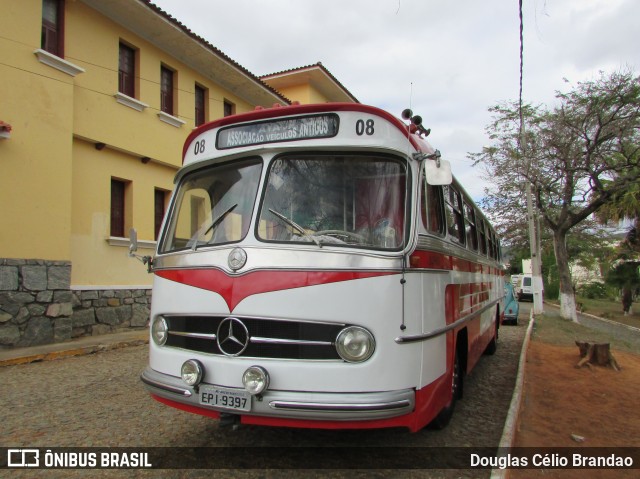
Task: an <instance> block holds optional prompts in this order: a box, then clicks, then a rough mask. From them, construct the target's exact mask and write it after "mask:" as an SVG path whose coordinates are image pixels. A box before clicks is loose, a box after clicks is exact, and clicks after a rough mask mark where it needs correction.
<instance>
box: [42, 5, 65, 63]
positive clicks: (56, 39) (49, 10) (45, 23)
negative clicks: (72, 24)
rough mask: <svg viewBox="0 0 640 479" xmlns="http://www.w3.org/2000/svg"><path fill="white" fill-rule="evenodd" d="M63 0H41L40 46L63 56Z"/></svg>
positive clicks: (53, 53)
mask: <svg viewBox="0 0 640 479" xmlns="http://www.w3.org/2000/svg"><path fill="white" fill-rule="evenodd" d="M63 27H64V1H63V0H42V39H41V48H42V49H43V50H45V51H47V52H49V53H51V54H52V55H56V56H58V57H63V56H64V51H63V46H64V42H63V39H64V28H63Z"/></svg>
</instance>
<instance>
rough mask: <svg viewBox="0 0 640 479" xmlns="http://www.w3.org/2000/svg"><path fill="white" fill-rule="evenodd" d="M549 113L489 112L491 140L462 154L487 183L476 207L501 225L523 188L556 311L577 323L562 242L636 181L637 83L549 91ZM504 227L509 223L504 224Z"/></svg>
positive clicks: (507, 107) (510, 219) (604, 79)
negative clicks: (554, 273) (549, 250)
mask: <svg viewBox="0 0 640 479" xmlns="http://www.w3.org/2000/svg"><path fill="white" fill-rule="evenodd" d="M556 99H557V104H556V105H555V106H553V107H550V108H545V107H543V106H537V107H534V106H531V105H524V106H523V111H522V113H523V117H524V119H525V125H526V128H525V132H524V134H521V130H520V112H519V108H518V105H517V104H515V103H504V104H501V105H498V106H495V107H492V108H490V109H489V110H490V111H491V112H492V113H493V122H492V123H491V124H490V125H489V126H488V127H487V132H488V134H489V136H490V138H491V140H492V142H493V144H492V145H491V146H489V147H485V148H484V149H483V151H482V152H481V153H472V154H470V157H471V158H472V159H473V160H474V164H475V165H481V166H482V167H483V168H484V170H485V173H486V176H487V178H488V179H490V180H491V181H492V182H493V186H492V187H491V188H489V189H487V191H486V198H485V201H484V202H483V203H484V204H483V206H484V207H485V208H486V209H487V210H488V212H489V213H490V214H491V215H492V216H493V217H497V218H500V219H501V220H502V221H504V222H505V223H506V224H507V225H508V224H510V223H511V224H517V223H518V222H521V221H523V218H524V217H525V210H526V205H525V201H524V200H523V198H524V191H525V186H526V184H527V183H530V184H531V185H532V191H533V195H534V202H535V208H536V210H537V212H538V214H539V215H540V217H541V219H542V221H543V223H544V226H545V227H546V228H548V229H549V231H550V232H551V236H552V238H553V249H554V254H555V258H556V263H557V266H558V276H559V280H560V293H559V294H560V305H561V307H560V312H561V315H562V317H563V318H566V319H572V320H574V321H576V320H577V316H576V307H575V306H576V303H575V295H574V291H573V285H572V281H571V273H570V269H569V252H568V250H567V237H568V235H569V233H570V232H571V230H572V229H573V228H575V227H576V226H577V225H579V224H581V223H583V222H584V221H586V220H588V219H590V218H592V215H594V214H595V213H596V212H597V211H598V210H599V209H600V208H602V207H603V206H604V205H607V204H608V203H609V202H611V200H612V198H614V197H615V196H616V195H620V194H621V193H622V192H624V191H625V190H627V189H628V188H629V187H630V186H631V185H635V184H636V182H637V181H638V179H639V178H640V165H639V163H638V160H639V158H640V154H639V153H640V149H639V148H640V79H639V78H638V77H636V76H634V75H633V74H632V73H631V72H616V73H613V74H611V75H609V76H607V75H605V74H604V73H601V74H600V76H599V78H597V79H595V80H592V81H586V82H581V83H578V84H577V85H576V86H575V87H574V88H573V89H572V90H570V91H569V92H568V93H561V92H557V93H556ZM507 228H509V226H507Z"/></svg>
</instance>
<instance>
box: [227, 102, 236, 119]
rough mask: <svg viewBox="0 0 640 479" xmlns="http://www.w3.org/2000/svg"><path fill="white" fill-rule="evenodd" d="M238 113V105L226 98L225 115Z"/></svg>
mask: <svg viewBox="0 0 640 479" xmlns="http://www.w3.org/2000/svg"><path fill="white" fill-rule="evenodd" d="M235 113H236V106H235V105H234V104H233V103H231V102H230V101H227V100H225V101H224V116H231V115H235Z"/></svg>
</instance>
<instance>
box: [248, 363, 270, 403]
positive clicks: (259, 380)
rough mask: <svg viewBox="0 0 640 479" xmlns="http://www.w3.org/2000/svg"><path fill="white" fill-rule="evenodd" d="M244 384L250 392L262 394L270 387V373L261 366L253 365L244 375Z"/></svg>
mask: <svg viewBox="0 0 640 479" xmlns="http://www.w3.org/2000/svg"><path fill="white" fill-rule="evenodd" d="M242 384H243V385H244V388H245V389H246V390H247V391H249V393H250V394H252V395H254V396H255V395H256V394H261V393H262V392H263V391H265V390H266V389H267V388H268V387H269V373H268V372H267V370H266V369H264V368H262V367H260V366H251V367H250V368H249V369H247V370H246V371H245V372H244V374H243V375H242Z"/></svg>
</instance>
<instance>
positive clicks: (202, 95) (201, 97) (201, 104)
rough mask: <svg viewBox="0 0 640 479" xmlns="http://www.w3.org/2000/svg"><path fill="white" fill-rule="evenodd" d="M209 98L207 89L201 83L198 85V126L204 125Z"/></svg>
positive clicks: (196, 116)
mask: <svg viewBox="0 0 640 479" xmlns="http://www.w3.org/2000/svg"><path fill="white" fill-rule="evenodd" d="M206 100H207V91H206V90H205V89H204V88H202V87H201V86H200V85H196V112H195V118H196V126H200V125H202V124H203V123H204V122H205V121H207V120H206V118H207V113H206V104H207V102H206Z"/></svg>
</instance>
